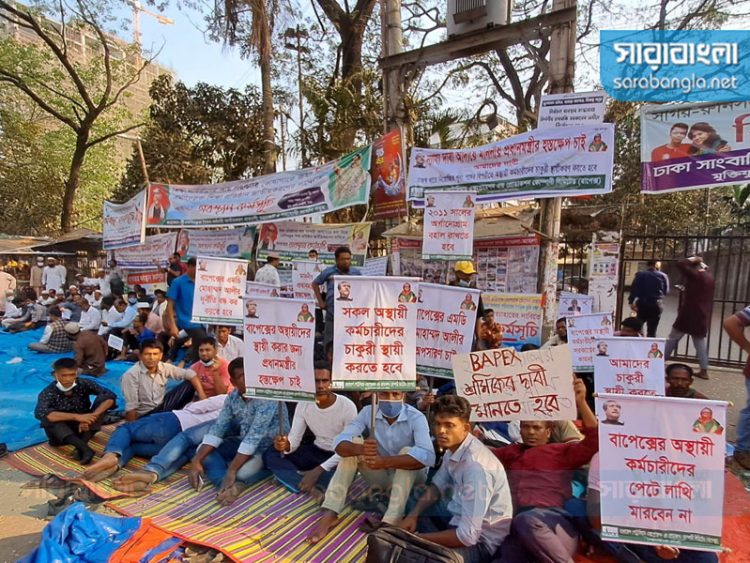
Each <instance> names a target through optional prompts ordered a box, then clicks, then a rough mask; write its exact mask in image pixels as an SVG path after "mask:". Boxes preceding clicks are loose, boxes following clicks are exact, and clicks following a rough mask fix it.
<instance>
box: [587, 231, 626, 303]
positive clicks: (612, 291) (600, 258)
mask: <svg viewBox="0 0 750 563" xmlns="http://www.w3.org/2000/svg"><path fill="white" fill-rule="evenodd" d="M619 268H620V243H619V242H600V241H596V240H594V241H593V242H592V243H591V248H590V249H589V288H588V294H589V295H590V296H592V297H593V298H594V312H596V313H614V312H615V310H616V309H617V285H618V283H619Z"/></svg>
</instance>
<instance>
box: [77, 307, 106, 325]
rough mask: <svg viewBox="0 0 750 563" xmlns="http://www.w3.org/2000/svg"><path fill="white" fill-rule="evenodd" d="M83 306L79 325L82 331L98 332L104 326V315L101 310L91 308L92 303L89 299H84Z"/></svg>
mask: <svg viewBox="0 0 750 563" xmlns="http://www.w3.org/2000/svg"><path fill="white" fill-rule="evenodd" d="M80 305H81V319H80V320H79V321H78V324H79V325H80V327H81V330H95V331H98V330H99V327H100V326H101V324H102V314H101V311H99V309H95V308H94V307H92V306H91V303H90V302H89V301H88V300H87V299H83V300H81V302H80Z"/></svg>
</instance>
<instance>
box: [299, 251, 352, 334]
mask: <svg viewBox="0 0 750 563" xmlns="http://www.w3.org/2000/svg"><path fill="white" fill-rule="evenodd" d="M334 256H335V257H336V265H335V266H329V267H328V268H326V269H325V270H323V271H322V272H320V274H319V275H318V277H317V278H315V279H314V280H313V282H312V284H311V285H312V290H313V293H314V294H315V300H316V301H317V303H318V306H319V307H320V308H321V309H325V311H326V319H325V323H326V324H325V331H324V333H325V334H324V338H323V342H324V345H327V344H328V343H329V342H333V302H334V298H335V295H334V279H333V278H334V276H361V275H362V272H360V271H359V270H358V269H357V268H352V251H351V250H349V248H348V247H346V246H339V247H338V248H337V249H336V252H335V253H334ZM339 281H340V280H339ZM321 286H325V293H326V298H325V301H324V300H323V295H322V290H321Z"/></svg>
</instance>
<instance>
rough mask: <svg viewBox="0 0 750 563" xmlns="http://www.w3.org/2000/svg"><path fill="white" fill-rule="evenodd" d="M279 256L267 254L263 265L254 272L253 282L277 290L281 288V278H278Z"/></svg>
mask: <svg viewBox="0 0 750 563" xmlns="http://www.w3.org/2000/svg"><path fill="white" fill-rule="evenodd" d="M280 262H281V260H279V255H278V254H277V253H275V252H269V253H268V258H266V263H265V265H264V266H263V267H262V268H260V269H259V270H258V271H257V272H255V281H256V282H258V283H266V284H268V285H272V286H274V287H277V288H281V278H279V271H278V270H277V268H278V267H279V263H280Z"/></svg>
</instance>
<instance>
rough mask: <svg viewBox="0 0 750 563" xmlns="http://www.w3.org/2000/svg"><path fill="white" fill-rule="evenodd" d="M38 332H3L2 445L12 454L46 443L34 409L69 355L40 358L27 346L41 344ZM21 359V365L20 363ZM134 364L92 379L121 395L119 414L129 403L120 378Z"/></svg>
mask: <svg viewBox="0 0 750 563" xmlns="http://www.w3.org/2000/svg"><path fill="white" fill-rule="evenodd" d="M43 332H44V331H43V329H37V330H33V331H28V332H21V333H18V334H9V333H7V332H0V442H5V443H6V444H7V445H8V449H9V450H11V451H15V450H20V449H22V448H25V447H27V446H33V445H34V444H40V443H42V442H44V441H45V440H46V437H45V435H44V431H43V430H42V429H41V428H40V427H39V421H38V420H37V419H36V418H34V407H35V406H36V398H37V395H39V392H40V391H41V390H42V389H44V387H46V386H47V385H49V384H50V383H51V382H52V381H53V379H54V378H53V377H52V364H53V362H54V361H55V360H56V359H58V358H63V357H66V356H68V357H72V356H73V353H72V352H70V353H67V354H39V353H38V352H32V351H30V350H29V349H28V348H27V346H28V344H29V343H31V342H37V341H38V340H39V339H40V338H41V337H42V333H43ZM19 358H20V361H19ZM132 365H133V364H131V363H128V362H107V368H108V369H109V372H107V373H106V374H105V375H103V376H102V377H98V378H92V379H94V380H96V381H97V382H98V383H100V384H101V385H103V386H104V387H106V388H107V389H110V390H111V391H113V392H114V393H115V394H116V395H117V407H116V410H122V408H123V407H124V405H125V403H124V400H123V398H122V392H121V391H120V378H121V377H122V374H123V373H125V371H127V369H128V368H130V367H131V366H132Z"/></svg>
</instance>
